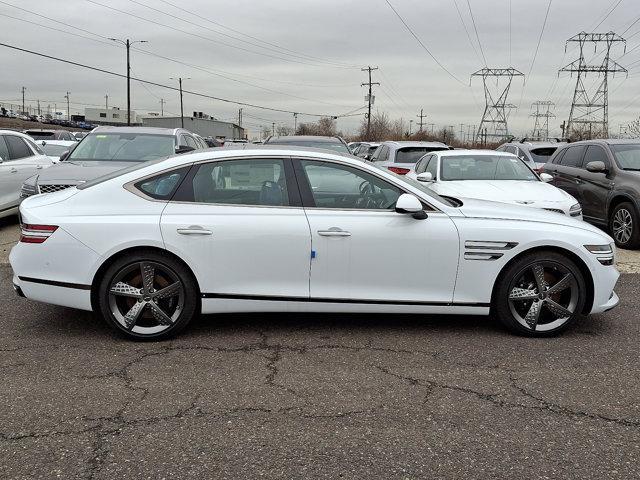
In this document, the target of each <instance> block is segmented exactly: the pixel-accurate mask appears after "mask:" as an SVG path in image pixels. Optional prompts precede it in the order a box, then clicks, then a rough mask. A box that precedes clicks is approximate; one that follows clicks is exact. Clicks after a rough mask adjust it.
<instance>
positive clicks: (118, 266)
mask: <svg viewBox="0 0 640 480" xmlns="http://www.w3.org/2000/svg"><path fill="white" fill-rule="evenodd" d="M98 289H99V290H98V304H99V307H100V312H101V313H102V316H103V318H104V319H105V320H106V321H107V323H108V324H109V325H111V326H112V327H113V328H114V329H115V330H117V331H118V332H119V333H121V334H123V335H125V336H126V337H128V338H130V339H132V340H161V339H165V338H169V337H171V336H174V335H176V334H177V333H178V332H179V331H180V330H182V329H183V328H184V327H186V325H187V324H188V323H189V322H190V321H191V319H192V318H193V317H194V316H195V315H196V312H197V310H198V309H197V306H198V294H197V292H198V289H197V285H196V283H195V280H194V279H193V275H192V274H191V272H190V271H189V270H188V269H187V268H186V267H185V266H184V265H183V264H182V263H181V262H179V261H177V260H176V259H174V258H173V257H171V256H169V255H166V254H162V253H160V252H151V251H150V252H139V253H133V254H131V255H127V256H124V257H121V258H119V259H117V260H116V261H115V262H114V263H113V264H111V265H110V266H109V268H108V269H107V270H106V272H105V273H104V275H103V277H102V280H101V282H100V285H99V287H98Z"/></svg>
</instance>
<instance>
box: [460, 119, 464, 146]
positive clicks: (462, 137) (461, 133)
mask: <svg viewBox="0 0 640 480" xmlns="http://www.w3.org/2000/svg"><path fill="white" fill-rule="evenodd" d="M463 140H464V123H461V124H460V141H461V142H462V141H463Z"/></svg>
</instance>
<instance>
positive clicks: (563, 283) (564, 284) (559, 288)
mask: <svg viewBox="0 0 640 480" xmlns="http://www.w3.org/2000/svg"><path fill="white" fill-rule="evenodd" d="M572 282H573V275H572V274H570V273H567V274H566V275H565V276H564V277H562V278H561V279H560V280H558V283H556V284H555V285H554V286H553V287H550V288H549V290H547V294H548V295H553V294H555V293H560V292H564V291H565V290H566V289H567V288H569V287H570V286H571V283H572Z"/></svg>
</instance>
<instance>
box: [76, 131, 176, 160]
mask: <svg viewBox="0 0 640 480" xmlns="http://www.w3.org/2000/svg"><path fill="white" fill-rule="evenodd" d="M174 153H175V146H174V137H173V136H172V135H150V134H142V133H95V134H94V133H92V134H89V135H87V136H86V137H85V138H84V139H83V140H82V142H80V143H79V144H78V146H77V147H76V148H75V150H74V151H73V152H71V155H69V157H68V160H70V161H74V160H76V161H78V160H80V161H82V160H119V161H125V162H144V161H147V160H154V159H156V158H164V157H168V156H169V155H173V154H174Z"/></svg>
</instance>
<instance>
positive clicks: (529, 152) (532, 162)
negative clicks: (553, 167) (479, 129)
mask: <svg viewBox="0 0 640 480" xmlns="http://www.w3.org/2000/svg"><path fill="white" fill-rule="evenodd" d="M561 145H566V142H559V141H558V142H544V141H534V140H528V139H526V138H523V139H522V140H520V141H519V142H518V141H511V142H507V143H503V144H502V145H500V146H499V147H498V148H496V150H497V151H499V152H507V153H512V154H514V155H515V156H516V157H518V158H519V159H520V160H522V161H523V162H526V163H527V164H528V165H529V166H530V167H531V168H532V169H533V170H535V171H536V172H538V173H539V172H540V171H541V169H542V167H543V166H544V164H545V163H547V162H548V161H549V159H550V158H551V157H552V156H553V154H554V153H555V151H556V150H557V149H558V147H559V146H561Z"/></svg>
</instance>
